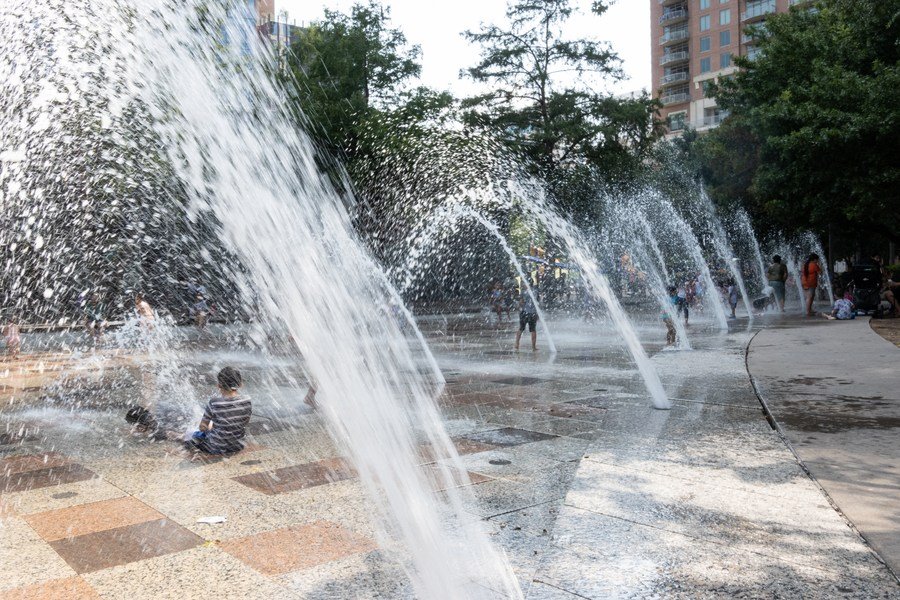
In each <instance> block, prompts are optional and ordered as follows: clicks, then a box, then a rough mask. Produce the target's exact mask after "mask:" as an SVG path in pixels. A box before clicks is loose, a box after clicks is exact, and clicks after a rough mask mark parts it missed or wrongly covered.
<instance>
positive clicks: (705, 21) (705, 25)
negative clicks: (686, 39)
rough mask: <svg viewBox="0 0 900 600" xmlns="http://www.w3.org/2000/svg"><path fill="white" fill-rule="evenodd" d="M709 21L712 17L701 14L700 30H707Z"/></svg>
mask: <svg viewBox="0 0 900 600" xmlns="http://www.w3.org/2000/svg"><path fill="white" fill-rule="evenodd" d="M711 21H712V19H711V18H710V16H709V15H703V16H702V17H700V31H708V30H709V26H710V24H711Z"/></svg>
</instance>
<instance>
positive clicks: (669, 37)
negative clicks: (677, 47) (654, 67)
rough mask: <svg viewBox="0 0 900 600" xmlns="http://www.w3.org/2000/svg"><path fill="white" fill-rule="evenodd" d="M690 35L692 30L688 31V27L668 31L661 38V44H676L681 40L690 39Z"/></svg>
mask: <svg viewBox="0 0 900 600" xmlns="http://www.w3.org/2000/svg"><path fill="white" fill-rule="evenodd" d="M690 35H691V32H690V31H688V29H687V28H684V29H676V30H675V31H667V32H666V33H665V35H663V36H662V37H661V38H659V45H660V46H665V45H668V44H674V43H675V42H680V41H681V40H686V39H688V37H690Z"/></svg>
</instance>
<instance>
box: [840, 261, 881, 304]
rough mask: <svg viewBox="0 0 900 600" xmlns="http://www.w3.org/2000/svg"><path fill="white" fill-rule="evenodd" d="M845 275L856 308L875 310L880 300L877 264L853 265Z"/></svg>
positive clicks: (879, 273) (879, 280)
mask: <svg viewBox="0 0 900 600" xmlns="http://www.w3.org/2000/svg"><path fill="white" fill-rule="evenodd" d="M847 275H849V277H848V280H849V281H848V283H849V284H850V286H852V287H851V289H852V290H853V297H854V298H855V299H856V309H857V310H859V311H865V312H867V313H870V312H875V311H876V310H877V309H878V302H879V301H880V300H881V270H880V269H879V268H878V265H875V264H866V265H853V266H852V267H851V268H850V272H849V273H848V274H847Z"/></svg>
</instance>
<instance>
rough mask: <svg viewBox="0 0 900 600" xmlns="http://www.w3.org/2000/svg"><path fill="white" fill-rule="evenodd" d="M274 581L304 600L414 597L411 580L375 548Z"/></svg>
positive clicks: (407, 598) (409, 598) (401, 598)
mask: <svg viewBox="0 0 900 600" xmlns="http://www.w3.org/2000/svg"><path fill="white" fill-rule="evenodd" d="M275 581H277V582H278V583H280V584H281V585H283V586H284V587H286V588H287V589H289V590H291V591H293V592H295V593H297V594H299V595H300V596H302V597H303V598H305V599H306V600H332V599H334V598H391V599H397V600H414V599H415V597H416V596H415V593H414V591H413V587H412V583H411V582H410V581H409V578H408V577H407V576H406V574H405V573H404V572H403V570H402V569H401V568H400V567H399V566H398V565H395V564H392V563H391V562H390V561H388V560H387V559H385V558H384V557H383V556H382V554H381V553H380V552H379V551H374V552H367V553H359V554H354V555H352V556H347V557H344V558H340V559H337V560H334V561H331V562H328V563H324V564H321V565H316V566H314V567H311V568H309V569H303V570H300V571H294V572H292V573H287V574H285V575H281V576H278V577H277V578H276V579H275Z"/></svg>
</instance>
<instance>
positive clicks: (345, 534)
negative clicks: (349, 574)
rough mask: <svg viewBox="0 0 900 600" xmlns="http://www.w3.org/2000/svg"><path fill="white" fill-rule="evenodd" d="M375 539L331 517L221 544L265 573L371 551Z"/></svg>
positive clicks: (305, 566) (302, 567)
mask: <svg viewBox="0 0 900 600" xmlns="http://www.w3.org/2000/svg"><path fill="white" fill-rule="evenodd" d="M376 547H377V546H376V544H375V541H374V540H372V539H370V538H367V537H363V536H361V535H358V534H356V533H353V532H352V531H349V530H347V529H345V528H344V527H341V526H340V525H337V524H336V523H331V522H328V521H316V522H315V523H311V524H309V525H296V526H293V527H287V528H285V529H278V530H276V531H269V532H266V533H260V534H257V535H251V536H248V537H245V538H238V539H234V540H229V541H227V542H224V543H222V545H221V548H222V549H223V550H224V551H225V552H228V553H229V554H231V555H232V556H234V557H235V558H237V559H238V560H240V561H241V562H243V563H245V564H247V565H250V566H251V567H253V568H254V569H256V570H257V571H259V572H260V573H263V574H265V575H282V574H284V573H289V572H291V571H297V570H300V569H308V568H310V567H314V566H316V565H321V564H324V563H328V562H331V561H334V560H338V559H339V558H344V557H346V556H351V555H353V554H358V553H360V552H369V551H370V550H374V549H375V548H376Z"/></svg>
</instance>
